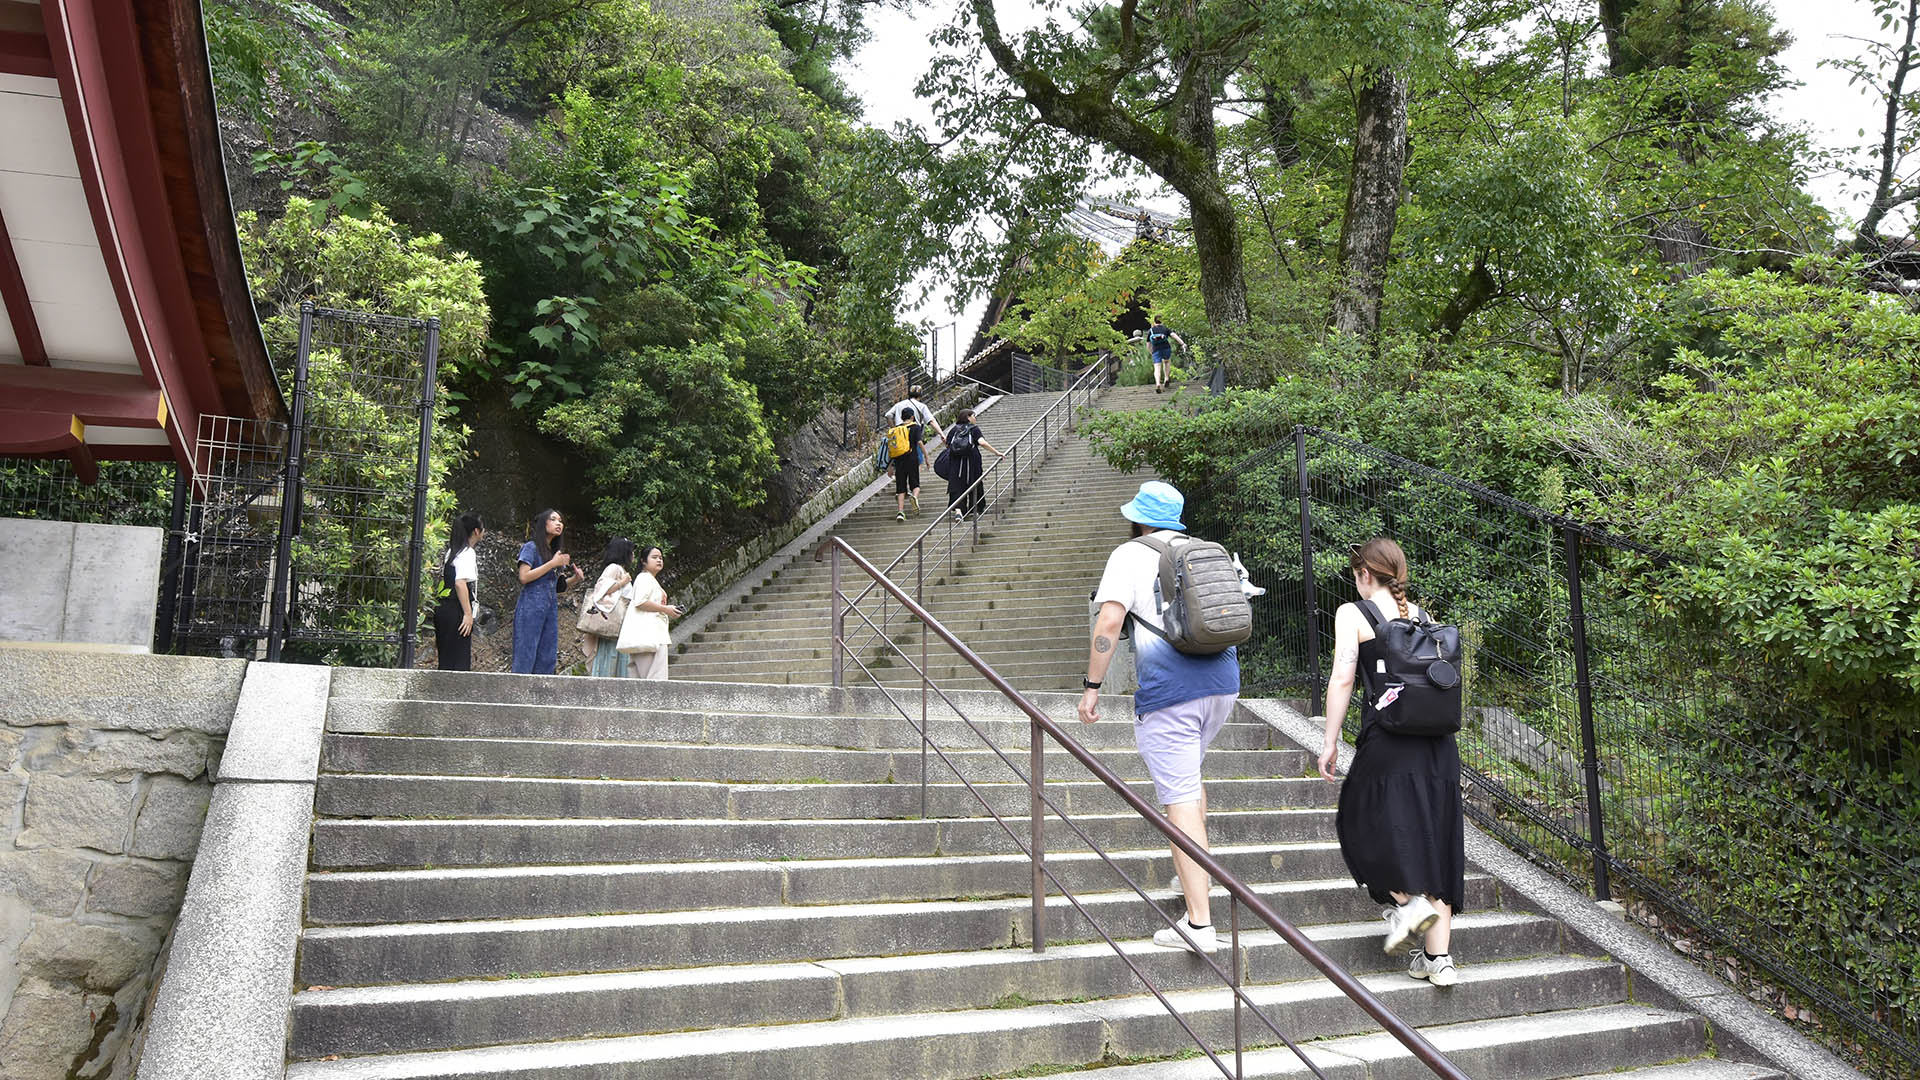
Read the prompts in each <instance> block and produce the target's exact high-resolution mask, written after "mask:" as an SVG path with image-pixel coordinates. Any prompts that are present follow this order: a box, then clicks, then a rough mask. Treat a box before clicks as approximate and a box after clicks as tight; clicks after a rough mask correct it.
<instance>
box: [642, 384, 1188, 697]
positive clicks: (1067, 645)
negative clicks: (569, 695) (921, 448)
mask: <svg viewBox="0 0 1920 1080" xmlns="http://www.w3.org/2000/svg"><path fill="white" fill-rule="evenodd" d="M1057 398H1058V395H1055V394H1023V395H1015V396H1011V397H1008V398H1004V399H1002V400H1001V402H1000V403H998V404H997V405H996V406H995V407H994V408H993V409H992V410H990V411H989V412H988V413H987V414H986V415H985V416H984V417H983V418H982V427H983V428H985V429H986V431H987V441H988V442H992V443H994V444H995V445H996V446H999V447H1001V448H1002V449H1006V447H1007V445H1008V443H1009V442H1010V440H1011V437H1012V436H1013V435H1017V434H1018V433H1020V432H1021V431H1024V430H1025V429H1026V428H1027V426H1028V425H1029V424H1031V423H1032V421H1033V418H1034V417H1036V416H1038V415H1039V413H1040V412H1041V411H1042V409H1043V408H1044V407H1045V406H1046V405H1050V404H1051V403H1052V402H1053V401H1054V400H1056V399H1057ZM1169 400H1170V399H1168V398H1167V397H1165V396H1160V395H1156V394H1154V393H1153V388H1152V387H1127V388H1121V389H1115V390H1110V391H1108V392H1107V394H1106V395H1105V397H1103V398H1102V399H1101V401H1100V408H1101V409H1104V410H1113V411H1127V412H1131V411H1135V410H1139V409H1150V408H1156V407H1166V406H1167V405H1168V403H1169ZM988 421H992V425H991V426H990V425H989V424H988ZM1150 479H1153V476H1152V475H1151V474H1149V473H1137V474H1128V473H1121V472H1118V471H1116V470H1115V469H1113V468H1112V467H1110V466H1109V465H1107V463H1106V462H1105V460H1104V459H1102V458H1101V457H1100V456H1099V455H1097V454H1095V453H1094V452H1093V449H1092V447H1091V446H1090V445H1089V444H1088V443H1087V442H1086V441H1085V440H1084V439H1082V438H1080V437H1079V436H1078V435H1077V434H1076V435H1074V436H1071V437H1069V438H1068V439H1067V440H1065V441H1064V442H1063V443H1061V444H1059V445H1057V446H1056V447H1055V448H1054V450H1053V452H1052V453H1051V455H1049V457H1048V458H1047V460H1046V463H1045V464H1044V465H1043V466H1042V467H1041V468H1040V469H1038V470H1037V471H1036V472H1035V473H1033V474H1032V476H1031V478H1030V479H1026V480H1022V482H1021V485H1020V491H1019V494H1018V495H1017V496H1014V497H1013V498H1012V499H1011V500H1010V502H1009V505H1008V507H1007V509H1006V511H1005V512H1004V513H1002V514H999V515H995V516H992V517H990V518H988V519H987V520H986V521H984V522H983V523H982V526H981V529H980V542H979V545H978V546H977V547H974V548H972V550H966V549H965V548H964V547H963V549H962V551H961V553H960V554H959V555H958V556H957V557H956V559H955V560H954V563H953V565H952V566H951V567H946V568H943V571H942V572H941V573H939V574H937V575H935V576H932V577H931V578H930V580H929V581H928V582H927V586H926V587H927V597H928V606H929V607H930V608H931V610H932V611H933V613H934V615H935V616H936V617H938V618H939V619H940V620H941V621H942V622H943V623H945V624H946V626H947V627H948V628H949V629H951V630H953V631H954V632H955V633H956V634H958V635H959V636H960V637H961V638H962V640H964V641H966V643H967V644H968V646H969V647H971V648H972V649H974V651H976V652H977V653H979V654H980V655H981V657H982V658H983V659H985V660H986V661H987V662H988V663H989V664H991V665H992V666H993V667H994V668H995V670H997V671H999V672H1000V674H1001V675H1003V676H1005V677H1006V678H1007V679H1008V680H1009V681H1011V682H1012V683H1013V685H1015V686H1016V687H1019V688H1020V689H1022V690H1066V689H1074V688H1077V687H1078V686H1079V680H1080V674H1081V672H1082V671H1084V669H1085V662H1086V655H1087V598H1088V596H1089V595H1090V594H1091V593H1092V592H1093V589H1094V586H1096V585H1097V584H1098V583H1099V580H1100V572H1101V570H1102V569H1103V568H1104V567H1105V565H1106V559H1107V555H1108V554H1109V553H1110V552H1111V551H1112V550H1113V548H1114V546H1115V545H1117V544H1119V543H1121V542H1122V541H1124V540H1125V539H1126V538H1127V535H1128V532H1127V525H1126V522H1125V521H1124V520H1122V519H1121V517H1120V514H1119V508H1120V504H1122V503H1124V502H1126V501H1127V500H1128V499H1129V498H1131V497H1132V496H1133V493H1134V492H1135V491H1136V490H1138V488H1139V486H1140V483H1141V482H1142V481H1144V480H1150ZM941 501H943V502H944V499H942V500H941ZM928 503H929V505H928V508H927V510H928V512H929V513H931V512H932V511H933V508H934V507H933V499H931V498H929V500H928ZM893 513H894V511H893V496H892V495H891V494H887V495H884V496H876V497H874V498H873V499H871V500H869V502H868V503H867V504H866V505H864V506H862V507H861V508H860V509H859V510H857V511H856V512H855V513H854V514H853V515H851V516H849V517H848V518H847V520H846V521H845V522H844V523H843V524H842V525H841V526H840V527H839V528H838V529H836V530H835V533H836V534H837V535H839V536H841V537H843V538H844V539H845V540H846V541H847V542H848V543H849V544H851V545H853V547H854V548H855V549H856V550H858V551H859V552H860V553H861V554H863V555H865V556H866V557H867V558H868V559H869V560H871V561H873V562H874V563H875V564H876V565H879V566H885V565H886V564H887V563H888V562H890V561H891V560H892V559H893V557H894V556H895V555H897V554H899V553H900V551H901V550H903V549H904V548H905V547H906V546H907V545H908V544H909V543H911V542H912V541H913V539H914V537H916V536H918V535H919V534H920V532H921V531H922V530H923V529H924V528H925V527H926V524H927V521H926V520H915V519H913V518H911V517H909V519H908V521H907V522H906V524H905V525H902V524H901V523H899V522H896V521H894V520H893ZM849 572H850V571H849ZM894 576H895V579H896V580H899V581H901V582H902V583H903V584H907V585H908V586H909V587H911V585H912V583H913V570H912V564H911V562H909V563H907V564H905V565H904V566H903V568H902V569H901V570H898V571H896V572H895V575H894ZM843 580H844V583H845V584H846V585H847V586H849V588H848V591H849V592H857V591H858V590H859V589H860V588H862V587H864V585H865V584H866V580H865V579H864V578H863V579H861V580H860V581H859V582H855V581H854V580H853V578H852V577H850V576H849V577H846V578H844V579H843ZM828 595H829V570H828V568H827V566H826V565H825V564H824V563H816V562H814V561H813V559H812V557H811V554H808V555H807V556H804V557H802V558H799V559H796V560H795V561H794V562H793V563H792V564H790V565H789V566H787V567H786V568H784V569H782V570H781V571H780V572H779V573H778V574H777V575H776V576H775V577H774V578H773V579H772V580H771V581H769V582H768V583H767V584H766V585H764V586H762V587H761V588H759V589H757V590H755V591H754V592H753V593H752V594H750V595H749V596H748V597H747V598H746V599H744V600H743V601H741V602H740V603H739V604H737V605H736V606H735V607H734V608H733V609H732V610H730V611H728V612H727V613H726V614H725V615H723V616H722V617H721V618H719V619H717V620H716V621H715V622H714V623H712V624H711V625H709V626H708V627H707V628H706V629H704V630H703V631H702V632H700V633H698V634H696V635H694V636H693V637H692V639H691V640H690V641H689V642H688V643H687V644H686V645H685V646H683V648H682V650H681V652H680V654H679V655H677V656H676V657H675V658H674V661H673V668H672V677H673V678H675V679H695V680H720V681H728V682H756V683H788V684H816V685H818V684H826V683H830V682H831V681H832V674H831V673H832V649H831V640H830V638H829V629H828V624H829V618H828ZM876 611H877V608H876ZM876 617H877V616H876ZM889 629H890V633H892V636H893V640H894V641H896V642H897V643H899V644H901V645H903V646H909V647H910V646H913V645H915V644H916V643H917V642H918V641H919V630H918V627H917V626H916V625H914V624H913V623H912V622H911V621H910V620H905V619H902V618H900V617H899V615H898V613H897V612H896V615H895V619H894V621H893V622H892V624H891V625H890V628H889ZM860 632H861V627H860V625H859V624H858V623H857V622H855V621H853V620H851V619H850V620H849V623H848V635H849V637H850V638H853V637H855V636H856V635H857V634H859V633H860ZM909 651H910V652H911V653H913V654H914V655H915V658H916V660H917V649H913V648H909ZM863 656H864V658H865V659H866V660H867V661H868V663H869V664H871V665H874V667H875V673H876V674H877V675H879V676H880V678H881V680H882V681H883V682H887V683H890V684H891V683H896V682H897V683H898V684H900V685H908V684H913V685H917V677H916V676H914V674H913V672H912V669H911V668H910V667H909V666H908V665H907V664H906V663H905V662H904V661H901V660H900V659H899V658H898V657H895V656H890V655H888V653H887V650H885V649H882V648H873V649H868V650H865V652H864V653H863ZM929 664H930V671H931V672H932V674H933V676H934V678H935V679H937V680H938V681H939V682H940V683H941V685H942V686H949V687H970V688H979V689H984V688H986V687H987V686H988V684H987V682H986V680H985V679H983V678H981V677H980V676H979V675H978V674H977V673H976V672H975V671H974V669H973V668H971V667H970V666H968V665H966V664H964V663H963V662H962V661H960V660H959V658H958V657H956V656H955V655H954V654H952V653H951V652H950V651H949V650H947V649H946V648H945V647H944V646H943V645H941V644H940V643H938V642H934V643H933V644H932V647H931V648H930V650H929ZM892 676H897V679H896V678H894V677H892ZM848 678H849V679H850V681H855V682H858V681H864V677H863V676H862V675H861V673H860V672H859V671H858V670H857V669H856V668H855V667H854V666H853V665H852V664H851V663H849V664H848Z"/></svg>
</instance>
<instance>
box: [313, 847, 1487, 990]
mask: <svg viewBox="0 0 1920 1080" xmlns="http://www.w3.org/2000/svg"><path fill="white" fill-rule="evenodd" d="M1250 887H1251V888H1252V889H1253V890H1254V892H1255V893H1256V894H1257V895H1259V896H1260V897H1261V898H1262V899H1264V900H1266V901H1267V902H1268V904H1270V905H1271V906H1272V907H1273V908H1274V910H1275V911H1276V912H1278V913H1279V915H1280V917H1281V918H1284V919H1287V920H1289V921H1291V922H1293V923H1294V924H1295V925H1297V926H1305V925H1311V924H1317V923H1335V922H1340V923H1345V922H1364V921H1366V920H1367V919H1368V918H1370V917H1372V916H1374V915H1375V914H1376V913H1377V912H1378V911H1379V908H1378V906H1377V905H1375V904H1374V903H1373V902H1372V901H1371V900H1369V899H1368V898H1367V894H1366V892H1365V891H1364V890H1361V889H1359V888H1356V887H1355V886H1354V884H1353V881H1352V879H1350V878H1340V879H1323V880H1314V881H1288V882H1270V883H1264V884H1256V885H1252V886H1250ZM1076 895H1077V897H1078V898H1079V900H1080V903H1081V905H1082V906H1083V907H1084V908H1085V910H1087V911H1088V912H1091V913H1092V914H1093V915H1095V916H1096V917H1097V918H1099V919H1100V921H1101V924H1102V925H1103V926H1104V927H1105V928H1106V930H1107V932H1108V933H1109V934H1112V935H1114V936H1115V937H1116V938H1133V937H1146V936H1148V935H1150V934H1151V933H1152V932H1153V931H1155V930H1157V929H1159V928H1161V927H1163V926H1165V925H1166V923H1165V921H1163V920H1162V919H1161V918H1160V917H1159V916H1158V915H1155V914H1154V912H1153V911H1152V910H1150V909H1149V908H1148V907H1147V905H1146V904H1145V903H1144V902H1143V901H1141V899H1140V897H1139V896H1138V895H1137V894H1135V893H1133V892H1132V891H1127V892H1104V893H1099V892H1087V893H1078V894H1076ZM1149 895H1150V896H1152V897H1153V899H1154V904H1155V906H1157V907H1158V908H1159V909H1160V911H1162V912H1163V913H1165V914H1166V915H1167V916H1168V917H1169V918H1173V917H1178V916H1180V915H1183V914H1184V913H1185V910H1186V908H1185V901H1184V900H1181V899H1180V898H1178V897H1177V896H1175V894H1173V893H1172V892H1171V891H1164V892H1163V891H1158V890H1150V892H1149ZM1493 895H1494V889H1493V881H1492V879H1491V878H1488V877H1485V876H1484V875H1480V874H1469V875H1468V876H1467V909H1468V910H1470V911H1471V910H1478V909H1480V908H1482V907H1485V906H1487V905H1488V904H1489V903H1490V901H1491V900H1492V898H1493ZM1213 902H1214V903H1215V904H1217V905H1219V906H1220V907H1221V909H1222V910H1224V909H1225V907H1226V894H1225V892H1224V891H1223V890H1219V889H1215V890H1214V898H1213ZM1046 910H1047V922H1048V926H1049V931H1048V940H1049V941H1052V942H1055V943H1058V944H1061V945H1066V944H1070V943H1073V942H1075V941H1090V940H1093V939H1094V938H1095V931H1094V930H1093V928H1092V927H1091V926H1089V925H1088V924H1087V923H1086V921H1085V917H1084V916H1082V915H1081V914H1080V913H1079V912H1077V911H1076V910H1075V909H1074V908H1073V907H1072V905H1070V904H1069V903H1068V902H1067V901H1066V900H1065V899H1063V898H1061V897H1057V896H1050V897H1048V899H1047V909H1046ZM1032 940H1033V935H1032V904H1031V901H1030V900H1028V899H1027V898H1026V897H1011V898H1005V899H998V900H968V901H954V900H933V901H921V902H910V903H877V904H834V905H824V906H816V907H795V906H769V907H758V908H729V909H724V910H715V911H684V910H683V911H668V912H641V913H628V914H619V915H589V916H571V917H555V918H534V919H485V920H477V921H442V922H424V923H389V924H378V925H369V926H325V927H312V928H309V929H308V930H306V932H305V933H303V934H302V935H301V939H300V966H299V976H298V980H297V981H298V983H299V985H301V986H370V985H381V984H389V983H420V982H449V981H454V980H460V979H476V978H505V977H509V976H525V975H572V974H583V973H590V972H604V971H639V970H647V969H652V968H690V967H701V966H705V965H710V964H767V963H786V962H797V961H817V960H831V959H845V958H847V957H854V956H904V955H910V954H920V953H938V952H960V951H966V950H975V949H1006V948H1013V947H1016V946H1021V945H1025V944H1030V943H1031V942H1032ZM1377 940H1378V939H1376V941H1377ZM1463 970H1464V969H1463ZM1401 977H1402V978H1404V976H1401Z"/></svg>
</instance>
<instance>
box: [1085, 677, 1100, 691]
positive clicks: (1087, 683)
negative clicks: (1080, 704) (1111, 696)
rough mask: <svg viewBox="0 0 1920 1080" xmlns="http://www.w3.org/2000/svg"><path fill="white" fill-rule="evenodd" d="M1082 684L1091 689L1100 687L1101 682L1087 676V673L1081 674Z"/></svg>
mask: <svg viewBox="0 0 1920 1080" xmlns="http://www.w3.org/2000/svg"><path fill="white" fill-rule="evenodd" d="M1080 685H1081V686H1084V687H1086V688H1087V689H1089V690H1098V689H1100V684H1099V683H1097V682H1094V681H1093V680H1092V679H1089V678H1087V677H1086V676H1085V675H1082V676H1080Z"/></svg>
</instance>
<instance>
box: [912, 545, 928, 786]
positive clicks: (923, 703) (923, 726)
mask: <svg viewBox="0 0 1920 1080" xmlns="http://www.w3.org/2000/svg"><path fill="white" fill-rule="evenodd" d="M913 561H914V571H913V579H914V585H913V599H914V601H915V602H916V603H918V604H919V605H920V606H921V607H922V608H925V607H926V606H927V552H926V539H925V538H924V537H922V538H921V539H919V540H915V541H914V542H913ZM927 636H928V634H927V624H926V622H925V621H922V622H921V623H920V820H921V821H925V820H927V744H928V743H929V742H930V741H931V738H930V736H928V734H927Z"/></svg>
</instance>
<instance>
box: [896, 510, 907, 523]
mask: <svg viewBox="0 0 1920 1080" xmlns="http://www.w3.org/2000/svg"><path fill="white" fill-rule="evenodd" d="M893 520H895V521H905V520H907V512H906V511H905V510H902V511H900V512H899V513H897V514H895V515H893Z"/></svg>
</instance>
